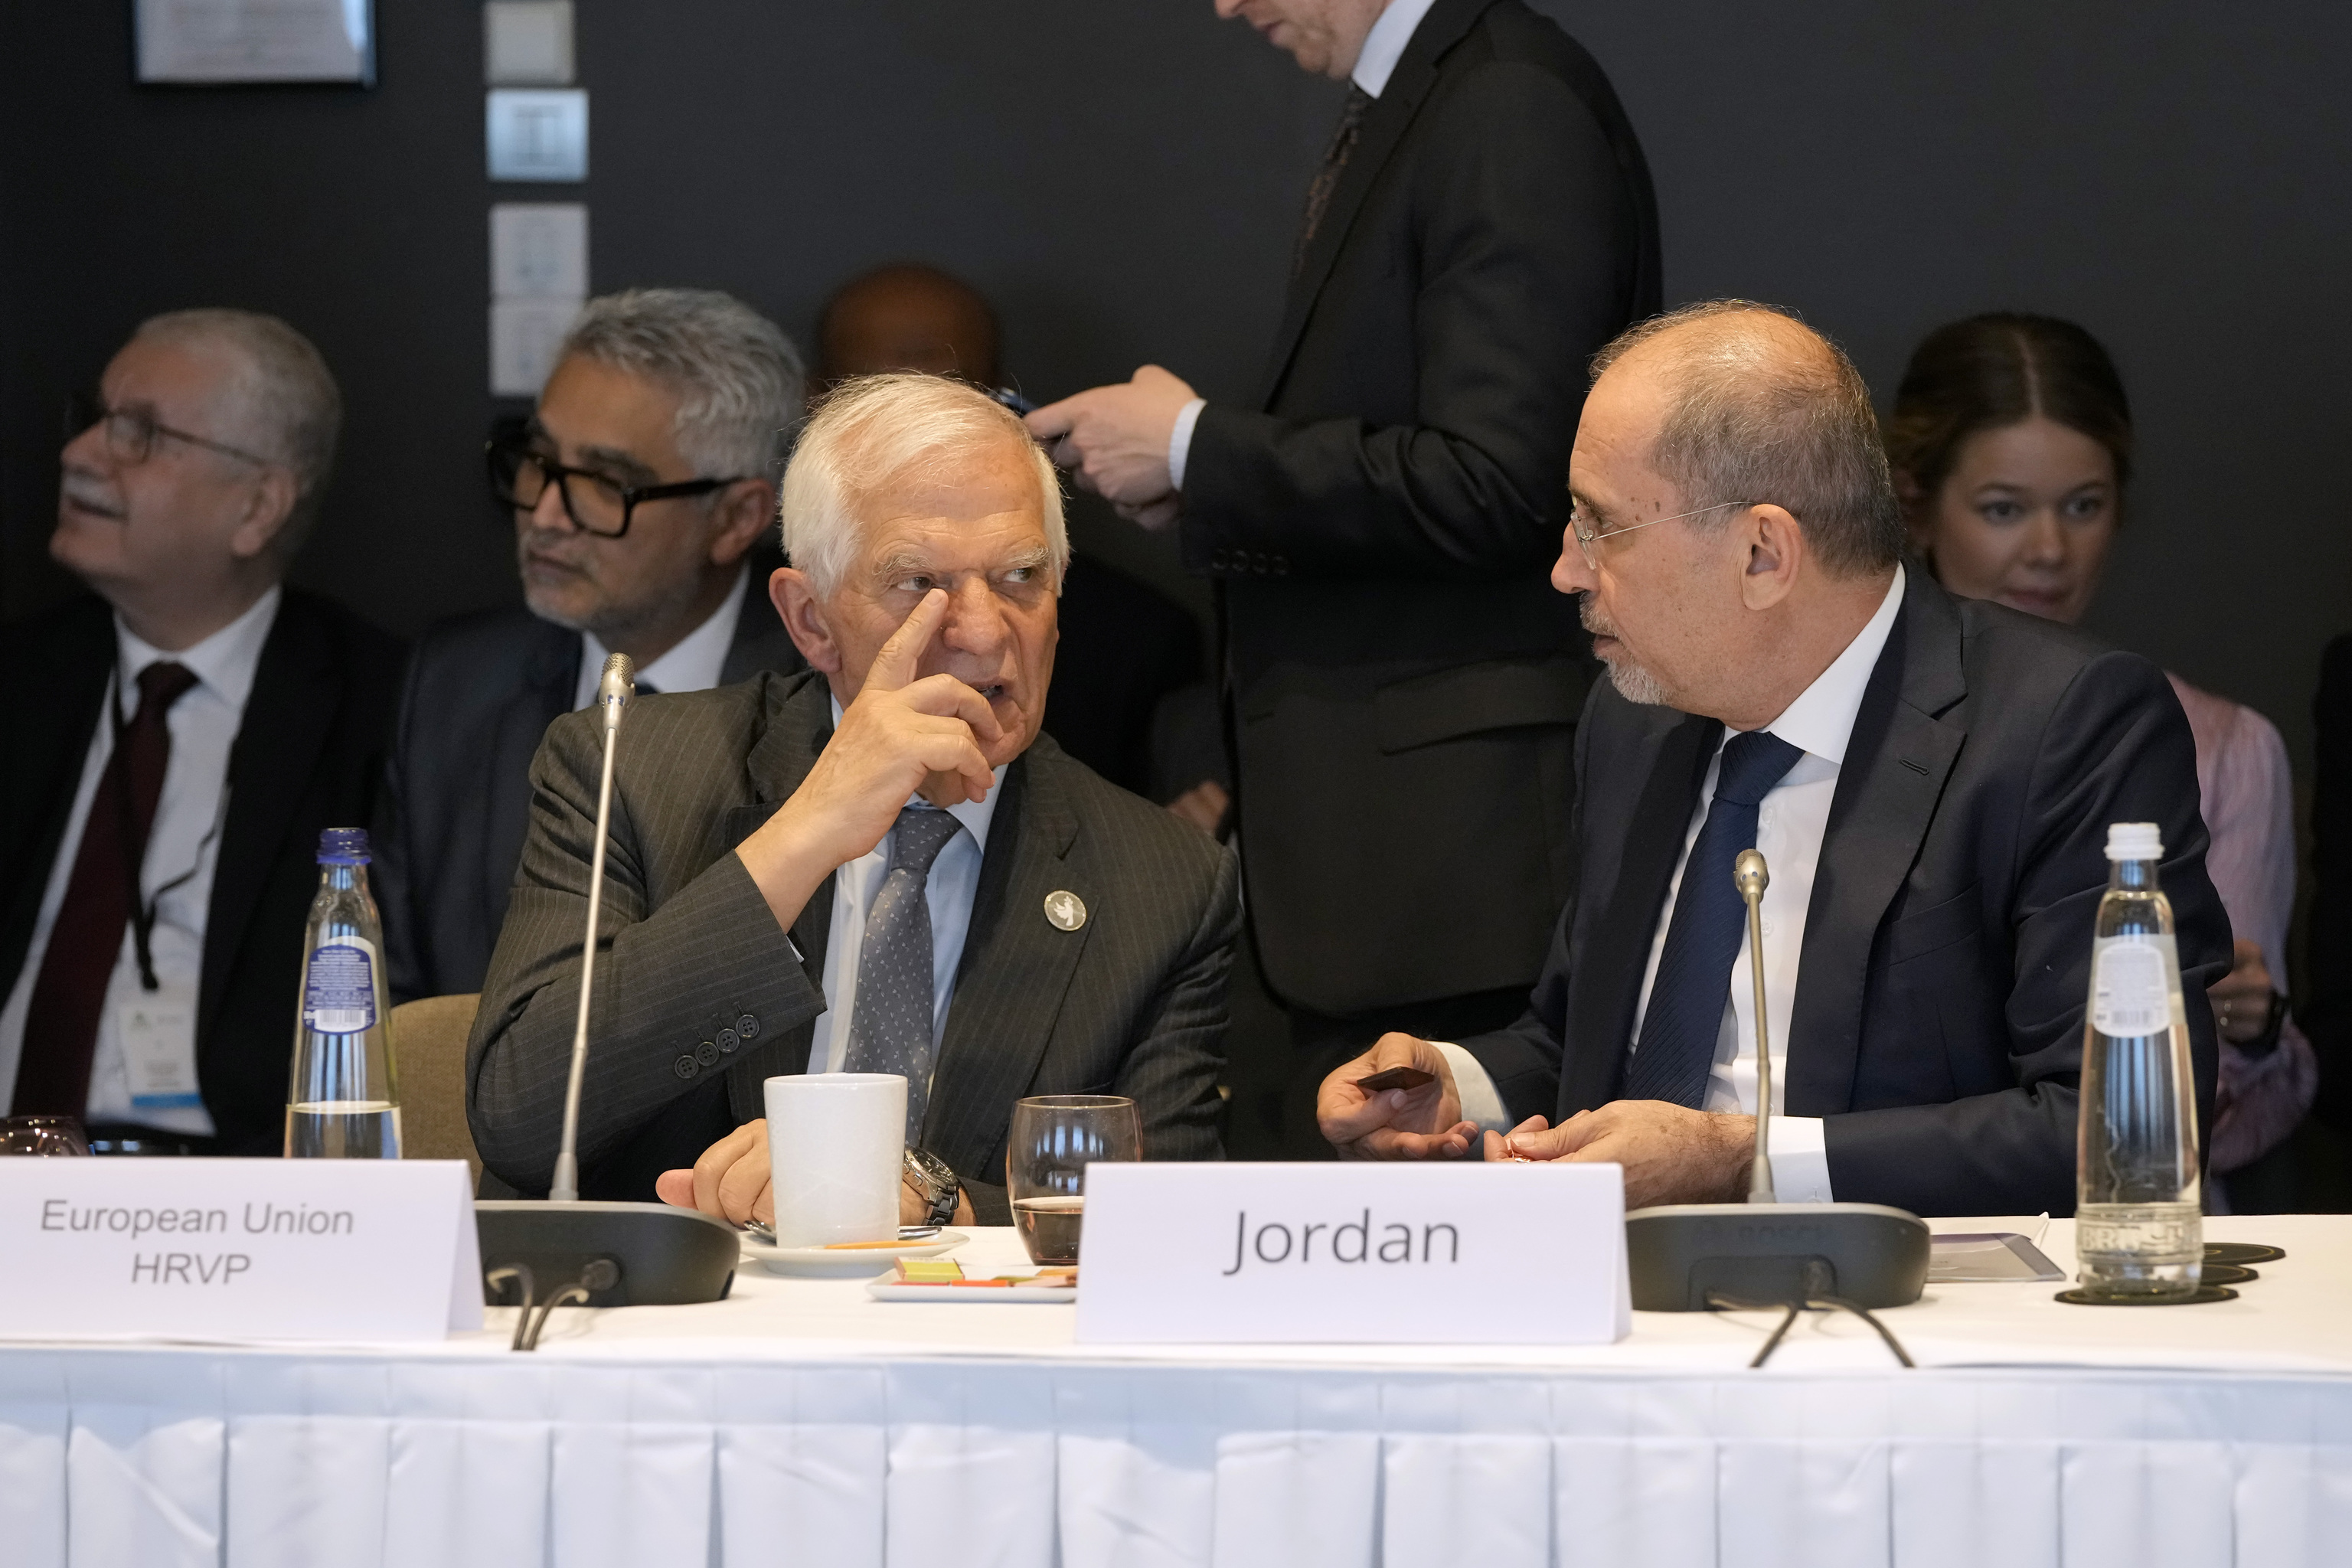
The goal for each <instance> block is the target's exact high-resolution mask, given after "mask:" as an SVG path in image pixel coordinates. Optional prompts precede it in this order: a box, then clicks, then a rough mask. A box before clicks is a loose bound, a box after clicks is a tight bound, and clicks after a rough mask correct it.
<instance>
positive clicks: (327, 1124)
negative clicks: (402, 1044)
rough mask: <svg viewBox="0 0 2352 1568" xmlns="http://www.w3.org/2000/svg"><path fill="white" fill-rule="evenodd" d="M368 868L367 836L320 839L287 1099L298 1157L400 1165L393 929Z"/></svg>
mask: <svg viewBox="0 0 2352 1568" xmlns="http://www.w3.org/2000/svg"><path fill="white" fill-rule="evenodd" d="M367 863H368V836H367V830H366V829H365V828H362V827H330V828H328V829H327V830H326V831H325V832H323V833H321V834H320V835H319V896H318V897H317V898H315V899H313V900H310V930H309V931H308V933H307V935H306V936H305V938H304V941H303V944H302V946H303V957H302V994H301V999H300V1001H299V1004H298V1005H297V1007H296V1011H295V1016H294V1075H293V1080H292V1083H291V1085H290V1087H289V1089H288V1090H287V1095H286V1152H287V1154H288V1155H289V1157H304V1156H308V1157H320V1156H324V1157H327V1158H345V1159H362V1160H396V1159H398V1158H399V1157H400V1091H399V1090H398V1089H397V1088H396V1087H394V1083H393V1079H392V1046H391V1042H390V1040H389V1038H388V1037H387V1036H386V1033H385V1029H384V1014H385V1011H386V1008H385V1005H384V994H383V921H382V920H381V919H379V918H378V916H377V915H376V912H375V900H374V899H373V898H371V897H369V895H368V885H367Z"/></svg>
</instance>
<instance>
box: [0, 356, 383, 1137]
mask: <svg viewBox="0 0 2352 1568" xmlns="http://www.w3.org/2000/svg"><path fill="white" fill-rule="evenodd" d="M341 424H342V398H341V395H340V394H339V393H338V392H337V391H336V388H335V382H334V377H333V376H332V375H331V374H329V373H328V370H327V366H326V363H325V362H324V361H323V360H321V359H320V357H319V351H318V350H317V349H315V348H313V347H312V346H311V345H310V342H309V340H307V339H305V338H304V337H303V336H302V335H301V334H300V333H299V332H297V331H295V330H294V329H293V328H291V327H289V326H288V325H287V324H286V323H285V322H283V321H279V320H278V319H277V318H276V317H274V316H262V315H256V314H253V313H251V312H249V311H244V310H180V311H175V312H173V314H170V315H165V316H158V317H155V318H154V319H153V320H152V321H146V322H144V323H143V324H142V325H141V327H140V328H139V330H138V331H137V332H136V333H135V334H133V335H132V337H131V342H129V343H127V344H125V345H124V347H123V349H122V351H121V353H118V354H116V355H115V356H114V359H113V362H112V363H110V364H109V365H108V366H107V368H106V375H105V379H104V380H103V382H102V383H101V384H100V389H99V391H98V392H97V393H96V394H95V395H90V396H87V397H83V398H79V399H77V400H76V405H75V412H74V413H73V414H72V416H70V417H69V419H68V426H69V436H70V438H69V439H68V441H67V443H66V447H65V451H64V454H63V464H64V470H65V472H64V479H63V485H62V492H61V494H60V495H59V498H58V527H57V531H56V532H55V533H54V534H52V535H51V536H50V539H49V553H50V555H51V556H52V557H54V558H55V559H56V560H57V561H58V563H59V564H61V565H63V566H65V567H66V568H67V569H68V570H69V571H71V572H72V573H73V574H75V575H76V576H78V577H79V578H80V579H81V580H82V581H83V582H84V583H86V584H89V588H90V589H91V591H92V592H91V594H89V595H81V596H79V597H76V598H74V599H71V600H68V602H67V603H65V604H64V605H60V606H58V608H57V609H55V610H52V611H50V612H48V613H47V614H46V615H42V616H36V617H34V618H32V619H31V620H28V621H24V622H19V623H17V624H16V625H15V626H9V627H7V628H5V640H6V643H7V646H8V647H10V648H12V649H14V650H16V656H17V658H19V659H20V660H21V661H22V662H23V664H24V665H25V667H26V668H24V670H23V679H22V680H21V681H20V683H19V693H20V694H19V697H18V707H19V710H18V713H17V715H16V721H14V722H13V723H12V724H11V726H10V731H9V732H10V750H9V756H8V761H7V764H6V765H5V767H0V994H5V997H6V1001H5V1006H0V1084H7V1085H10V1086H11V1087H12V1089H13V1093H12V1096H11V1099H10V1101H9V1103H10V1106H11V1109H12V1110H13V1111H14V1113H16V1114H18V1115H29V1114H36V1113H47V1114H52V1115H67V1116H79V1117H82V1118H84V1119H85V1120H86V1121H88V1123H89V1131H90V1134H91V1137H92V1139H93V1142H96V1143H98V1144H99V1145H100V1146H101V1147H112V1148H115V1149H118V1150H122V1151H125V1152H130V1151H132V1150H139V1151H145V1152H162V1153H223V1154H275V1153H277V1152H279V1151H280V1150H282V1149H283V1148H284V1146H285V1144H284V1140H285V1128H286V1085H287V1069H288V1063H287V1056H288V1052H289V1050H290V1049H291V1047H292V1042H293V1037H294V1027H293V1026H294V1017H293V1013H294V1005H295V1001H296V991H297V989H298V987H299V982H300V976H301V966H302V929H303V923H304V921H305V920H306V918H307V917H308V915H309V913H310V900H311V896H312V895H313V894H314V893H315V892H316V891H317V889H318V880H319V874H318V864H317V850H318V845H319V833H320V829H321V828H325V827H337V826H351V825H352V824H355V823H363V822H365V821H366V820H367V819H368V813H369V811H370V809H371V807H372V805H373V797H374V794H375V789H376V784H377V782H378V779H379V776H380V773H381V771H382V767H383V751H384V744H385V740H386V737H387V735H388V733H389V731H390V729H391V722H392V708H393V700H394V694H395V692H396V689H397V688H398V685H399V679H400V655H401V647H400V645H399V644H398V643H397V642H395V641H394V640H393V639H392V638H391V637H387V636H385V635H384V634H383V633H382V632H380V631H378V630H376V629H375V628H374V627H373V626H368V625H367V624H366V623H365V622H363V621H361V620H359V619H357V618H356V617H354V616H352V615H350V614H349V613H347V612H345V611H344V610H342V609H341V608H340V607H338V606H336V605H331V604H329V603H328V602H327V601H325V600H323V599H320V598H318V597H315V596H314V595H309V594H305V593H303V592H301V591H300V590H299V589H296V588H288V587H285V586H284V585H283V580H284V578H285V575H286V568H287V564H288V563H289V562H290V561H291V560H292V559H293V557H294V555H295V553H296V552H297V551H299V549H300V548H301V545H302V541H303V539H304V538H305V537H306V536H307V535H308V534H309V532H310V530H311V528H312V527H313V526H315V525H316V523H317V521H318V518H319V509H320V501H321V499H322V497H323V494H324V492H325V489H326V485H327V478H328V475H329V472H330V471H331V468H332V467H333V465H334V456H335V441H336V437H337V435H338V433H339V431H340V429H341Z"/></svg>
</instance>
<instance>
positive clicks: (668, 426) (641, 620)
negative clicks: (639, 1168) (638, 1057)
mask: <svg viewBox="0 0 2352 1568" xmlns="http://www.w3.org/2000/svg"><path fill="white" fill-rule="evenodd" d="M801 396H802V373H801V359H800V354H799V353H797V352H796V351H795V350H794V349H793V345H792V343H791V342H790V341H789V340H787V339H786V338H785V336H784V334H783V333H782V331H780V330H779V329H778V328H777V327H776V325H775V324H774V323H773V322H772V321H768V320H767V319H766V318H765V317H763V316H761V314H760V313H759V312H758V311H756V310H752V309H751V307H750V306H748V305H745V304H743V303H742V302H741V301H740V300H734V299H731V298H730V297H729V296H727V295H725V294H720V293H717V292H713V291H709V290H703V289H633V290H631V291H629V292H627V293H623V294H612V295H607V296H606V297H604V298H603V299H601V300H590V301H589V303H588V308H587V309H586V310H583V312H582V313H581V316H580V320H579V321H576V322H574V323H573V325H572V331H571V334H570V336H569V337H567V338H566V339H565V341H564V345H563V352H562V354H561V355H560V356H559V358H558V360H557V363H556V367H555V370H554V373H553V374H551V375H550V376H549V377H548V378H547V386H546V389H545V390H544V391H543V392H541V394H540V399H539V411H538V414H537V416H535V417H534V418H533V419H532V420H531V422H530V426H528V427H527V428H526V429H525V430H524V431H523V432H521V433H520V436H518V437H514V438H512V439H508V440H500V441H494V442H493V443H492V444H491V447H490V450H489V476H490V491H491V495H492V497H493V499H494V500H496V501H497V502H498V503H499V505H500V506H501V507H503V508H505V509H506V510H507V514H508V515H509V517H511V518H512V519H513V522H514V530H515V556H516V560H517V563H518V564H519V565H520V568H521V573H522V589H523V599H524V602H525V604H526V605H528V606H529V607H528V608H524V609H503V610H485V611H481V612H478V613H477V614H474V615H469V616H458V617H457V618H456V619H454V620H449V621H445V622H443V623H442V624H441V625H439V626H435V627H434V628H433V629H432V630H431V631H429V632H427V633H425V639H424V641H423V642H421V643H420V644H418V645H417V649H416V656H415V659H414V660H413V661H412V662H411V663H410V666H409V670H408V685H407V690H406V691H405V693H404V695H403V697H402V700H401V706H400V730H399V739H398V742H397V743H396V745H395V747H394V752H393V763H392V773H391V787H390V789H389V790H388V791H387V799H386V803H385V816H384V821H383V824H382V825H381V826H380V830H379V832H378V834H377V838H378V848H379V854H378V859H377V863H376V884H377V888H378V889H379V891H380V893H381V894H382V898H383V922H384V941H385V943H386V945H388V946H389V947H390V948H391V950H392V953H391V963H390V978H391V986H392V992H393V994H394V997H395V998H397V999H399V1000H401V1001H407V1000H410V999H412V998H414V997H418V996H439V995H446V994H453V993H463V992H468V991H478V990H480V989H481V985H482V974H483V972H484V971H485V970H486V969H488V967H489V962H490V949H491V947H492V946H493V945H494V944H495V943H496V942H497V941H498V935H499V921H502V920H504V919H505V918H506V909H507V889H508V888H509V885H510V884H511V883H512V882H513V881H514V873H515V861H516V859H517V858H518V857H519V856H520V854H521V852H522V837H523V829H524V827H525V826H526V825H527V824H528V822H529V820H530V759H531V755H532V753H533V752H537V751H538V750H539V742H540V737H541V736H542V735H544V734H545V733H546V732H547V726H548V725H549V724H550V723H551V722H552V721H554V719H555V718H556V716H557V715H559V714H562V713H569V712H571V711H572V710H573V709H576V708H583V707H585V706H586V705H587V704H588V702H589V701H590V700H592V699H593V697H594V696H595V691H596V678H597V675H598V673H599V672H600V671H601V670H603V668H604V658H605V656H606V655H607V654H610V653H625V654H627V655H628V656H629V657H630V658H633V659H635V660H636V663H637V682H638V687H639V689H641V690H655V691H699V690H702V689H704V688H706V687H711V686H720V685H724V684H726V683H728V682H730V681H736V680H742V679H747V678H748V677H750V676H752V675H754V674H757V673H758V672H759V671H761V670H762V669H792V668H797V667H798V665H799V662H800V659H799V656H798V655H796V654H795V653H793V647H792V640H791V639H790V638H789V637H785V636H784V628H783V626H782V625H781V624H779V623H778V621H777V620H776V616H775V612H774V610H772V608H770V606H769V604H768V598H767V594H766V591H765V584H764V583H763V582H760V581H754V576H755V574H754V573H753V572H752V571H751V562H750V559H749V558H750V556H751V553H752V547H753V545H754V544H755V543H756V542H757V541H758V539H759V536H760V532H761V529H762V528H763V527H764V526H765V525H766V523H767V521H768V519H769V518H770V517H771V516H772V515H773V514H774V511H775V504H776V473H777V469H778V468H779V467H780V466H781V464H782V457H783V449H784V441H785V436H786V433H787V432H788V431H789V430H790V429H791V428H792V427H793V425H795V424H796V423H797V422H798V421H799V418H800V413H801ZM762 575H763V574H762Z"/></svg>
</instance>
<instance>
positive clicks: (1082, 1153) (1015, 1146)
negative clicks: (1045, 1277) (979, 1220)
mask: <svg viewBox="0 0 2352 1568" xmlns="http://www.w3.org/2000/svg"><path fill="white" fill-rule="evenodd" d="M1142 1158H1143V1124H1142V1122H1141V1121H1139V1119H1138V1118H1137V1116H1136V1113H1135V1101H1133V1100H1122V1099H1120V1098H1119V1097H1118V1096H1117V1095H1113V1094H1041V1095H1036V1096H1034V1097H1032V1098H1031V1099H1028V1100H1015V1101H1014V1102H1013V1140H1012V1143H1011V1146H1010V1147H1009V1148H1008V1149H1007V1150H1006V1151H1005V1156H1004V1175H1005V1183H1006V1184H1007V1185H1008V1186H1009V1187H1010V1188H1011V1190H1012V1195H1013V1224H1014V1225H1015V1226H1018V1227H1019V1228H1020V1231H1021V1245H1022V1246H1023V1247H1026V1248H1027V1249H1028V1252H1029V1261H1030V1262H1032V1263H1039V1264H1045V1263H1076V1261H1077V1260H1078V1226H1079V1223H1080V1221H1081V1220H1082V1219H1083V1217H1084V1215H1085V1212H1086V1205H1087V1197H1086V1193H1087V1164H1088V1163H1090V1162H1093V1161H1096V1160H1140V1159H1142Z"/></svg>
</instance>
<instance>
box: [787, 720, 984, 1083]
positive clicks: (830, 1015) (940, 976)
mask: <svg viewBox="0 0 2352 1568" xmlns="http://www.w3.org/2000/svg"><path fill="white" fill-rule="evenodd" d="M833 722H834V727H835V729H839V728H840V727H841V702H840V700H839V699H838V698H836V699H835V700H834V704H833ZM1003 794H1004V770H1003V768H999V769H997V770H996V783H995V784H994V785H993V786H992V787H991V788H990V790H989V792H988V798H987V799H986V800H983V801H981V802H980V803H978V804H977V805H974V804H972V803H971V802H969V801H966V802H963V803H961V804H959V805H950V806H948V807H946V808H945V809H946V811H947V813H948V815H949V816H952V817H954V818H955V819H956V820H957V821H958V822H961V824H963V831H962V832H961V833H959V834H957V835H956V836H955V837H952V838H950V839H949V840H948V841H947V844H946V846H945V847H943V848H941V849H940V853H939V858H937V859H935V860H933V861H932V862H931V875H930V879H929V881H928V882H926V883H925V884H924V886H923V901H924V902H925V903H926V904H928V905H929V907H930V914H931V1044H932V1047H933V1059H934V1060H935V1061H936V1060H937V1047H938V1045H939V1040H940V1034H941V1032H942V1031H944V1030H945V1029H946V1027H947V1022H948V1004H949V1003H950V1002H951V1001H953V1000H954V999H955V978H956V966H957V965H958V964H961V963H962V962H963V942H964V938H965V936H966V935H968V934H969V933H970V932H971V900H972V897H973V895H975V894H976V893H978V892H979V891H980V862H981V859H982V857H983V856H985V855H986V854H987V853H988V826H989V824H990V823H992V822H993V821H994V820H995V819H996V803H997V801H998V800H1000V799H1002V798H1003ZM907 804H908V805H924V804H925V802H924V800H923V798H922V796H920V795H909V796H908V799H907ZM896 840H897V835H896V834H891V833H886V834H884V835H883V836H882V842H881V843H879V844H877V845H876V846H875V847H873V848H872V849H871V850H869V851H867V852H866V854H864V855H860V856H859V857H858V858H856V859H855V860H852V861H850V862H848V863H847V864H846V865H844V866H842V867H841V868H839V869H837V870H835V872H834V874H833V924H832V925H831V927H830V928H828V931H827V934H826V936H825V939H824V975H823V976H822V977H821V978H820V980H819V982H818V984H819V988H820V989H822V990H823V991H824V1001H825V1010H824V1012H822V1013H819V1014H818V1015H817V1016H816V1033H815V1034H814V1037H811V1039H810V1040H809V1057H808V1070H809V1071H811V1072H840V1071H843V1070H844V1068H843V1067H842V1063H843V1062H844V1061H845V1060H847V1059H848V1056H849V1020H850V1016H851V1015H852V1014H854V1013H855V1012H856V1009H857V957H858V954H859V952H862V951H863V950H864V948H865V945H866V916H867V915H868V914H870V913H871V912H872V911H873V909H874V900H875V897H876V895H877V894H879V893H880V892H881V891H882V881H883V879H884V878H886V877H887V876H888V875H889V874H890V852H891V847H892V846H893V844H894V843H895V842H896Z"/></svg>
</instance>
